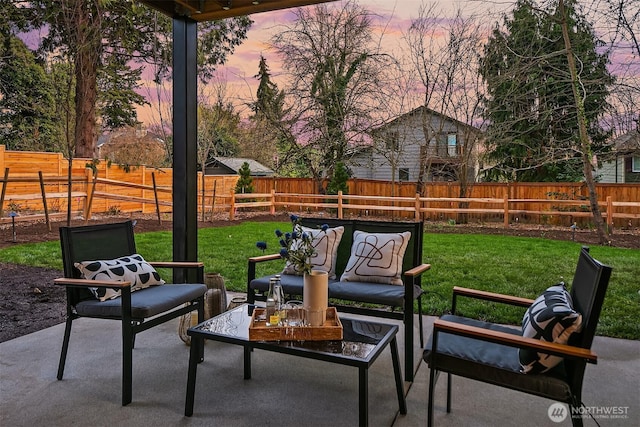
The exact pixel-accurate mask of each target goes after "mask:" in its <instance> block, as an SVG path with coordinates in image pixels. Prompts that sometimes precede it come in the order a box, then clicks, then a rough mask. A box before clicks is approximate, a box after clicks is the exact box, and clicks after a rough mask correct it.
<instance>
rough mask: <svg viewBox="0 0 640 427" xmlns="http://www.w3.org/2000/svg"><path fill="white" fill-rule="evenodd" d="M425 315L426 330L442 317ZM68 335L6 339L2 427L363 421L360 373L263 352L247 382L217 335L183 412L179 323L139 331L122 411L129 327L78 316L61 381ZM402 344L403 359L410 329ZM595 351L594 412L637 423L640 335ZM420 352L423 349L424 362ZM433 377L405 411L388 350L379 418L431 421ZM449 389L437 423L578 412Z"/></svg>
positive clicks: (590, 379)
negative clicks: (449, 404)
mask: <svg viewBox="0 0 640 427" xmlns="http://www.w3.org/2000/svg"><path fill="white" fill-rule="evenodd" d="M344 316H348V315H346V314H345V315H344ZM416 320H417V319H416ZM424 320H425V326H426V328H427V332H426V335H427V336H428V335H429V334H430V330H431V326H432V323H433V318H432V317H425V318H424ZM373 321H384V322H393V321H388V320H386V319H385V320H382V319H373ZM416 325H417V322H416ZM63 332H64V325H62V324H61V325H56V326H54V327H51V328H48V329H45V330H42V331H39V332H36V333H33V334H30V335H26V336H23V337H20V338H16V339H14V340H10V341H7V342H4V343H1V344H0V426H5V427H18V426H29V427H35V426H43V425H47V426H63V425H65V426H71V425H73V426H110V427H115V426H124V425H127V426H225V427H226V426H248V427H249V426H250V427H254V426H256V425H260V426H271V425H273V426H278V427H288V426H292V427H293V426H356V425H358V410H357V409H358V375H357V370H356V369H354V368H350V367H346V366H338V365H334V364H329V363H326V362H321V361H313V360H306V359H304V360H301V359H299V358H295V357H292V356H287V355H282V354H276V353H269V352H264V351H259V350H256V351H254V355H253V357H252V363H253V378H252V379H251V380H244V379H243V374H242V372H243V371H242V348H241V347H239V346H233V345H228V344H224V343H214V342H208V343H207V344H206V346H205V361H204V362H203V363H202V364H200V365H199V367H198V377H197V384H196V396H195V408H194V414H193V416H192V417H185V416H184V404H185V392H186V383H187V366H188V358H189V347H187V346H186V345H185V344H184V343H183V342H182V341H180V339H179V338H178V335H177V320H176V321H175V322H170V323H168V324H165V325H161V326H159V327H156V328H152V329H151V330H149V331H146V332H143V333H141V334H140V335H139V336H138V338H137V341H136V349H135V350H134V356H133V365H134V373H133V402H132V403H131V404H130V405H128V406H126V407H122V406H121V405H120V399H121V353H120V348H121V345H120V332H119V324H118V323H117V322H113V321H101V320H94V319H80V320H77V321H75V322H74V328H73V330H72V335H71V344H70V349H69V355H68V358H67V364H66V369H65V378H64V379H63V380H62V381H58V380H56V370H57V364H58V358H59V353H60V346H61V343H62V336H63ZM416 337H417V327H416ZM398 344H399V346H400V354H402V353H403V351H404V350H403V342H402V333H399V334H398ZM593 349H594V351H595V352H596V353H598V355H599V362H598V364H597V365H589V366H588V367H587V372H586V376H585V385H584V388H583V394H584V396H583V400H584V403H585V405H586V406H588V407H591V408H595V409H596V410H598V411H600V415H597V418H596V419H597V421H598V423H599V424H600V425H602V426H636V425H639V424H640V394H639V391H640V342H638V341H627V340H619V339H611V338H604V337H596V340H595V342H594V346H593ZM420 356H421V351H420V349H416V358H417V360H419V361H421V357H420ZM403 369H404V366H403ZM428 377H429V369H428V367H427V366H426V365H425V364H424V363H423V362H421V363H420V365H419V366H418V371H417V375H416V378H415V381H414V382H413V383H405V390H406V392H407V406H408V414H407V415H400V414H398V405H397V399H396V396H395V389H394V383H393V369H392V364H391V354H390V351H389V350H388V349H387V350H385V351H384V352H383V354H382V356H381V357H380V358H379V359H378V360H377V361H376V362H375V363H374V364H373V366H372V368H371V369H370V372H369V424H370V425H371V426H397V427H409V426H423V425H426V420H427V383H428ZM445 385H446V377H445V376H442V377H441V378H440V380H439V382H438V386H437V390H436V392H437V396H436V399H435V405H436V408H435V425H436V426H491V427H493V426H519V427H523V426H547V425H548V426H555V425H561V426H562V425H564V426H570V425H571V421H570V419H569V418H567V419H565V420H564V421H563V422H560V423H555V422H553V421H552V420H551V419H550V418H549V415H548V410H549V407H550V405H551V404H552V403H553V402H552V401H549V400H546V399H541V398H536V397H532V396H528V395H525V394H523V393H517V392H512V391H509V390H505V389H502V388H499V387H495V386H490V385H486V384H482V383H478V382H475V381H470V380H466V379H464V378H459V377H454V389H453V410H452V413H450V414H447V413H446V411H445V408H444V405H445V395H446V393H445ZM611 408H617V409H615V410H616V412H618V415H616V417H615V418H614V417H612V416H610V415H609V416H607V415H606V414H604V413H603V412H610V411H611V410H612V409H611ZM621 412H624V413H621ZM592 425H597V424H596V423H595V422H594V420H592V419H585V426H592Z"/></svg>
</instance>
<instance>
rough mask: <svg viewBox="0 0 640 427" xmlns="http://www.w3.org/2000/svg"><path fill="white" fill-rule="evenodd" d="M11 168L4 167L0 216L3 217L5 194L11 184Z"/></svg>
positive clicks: (0, 194)
mask: <svg viewBox="0 0 640 427" xmlns="http://www.w3.org/2000/svg"><path fill="white" fill-rule="evenodd" d="M8 180H9V168H4V179H3V181H2V191H1V192H0V218H2V209H3V207H4V195H5V194H6V193H7V185H9V182H8Z"/></svg>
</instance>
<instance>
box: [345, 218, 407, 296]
mask: <svg viewBox="0 0 640 427" xmlns="http://www.w3.org/2000/svg"><path fill="white" fill-rule="evenodd" d="M410 238H411V232H410V231H405V232H404V233H366V232H364V231H354V232H353V245H352V246H351V256H350V257H349V262H347V266H346V267H345V269H344V273H342V277H340V281H341V282H372V283H385V284H392V285H402V277H401V275H402V260H403V258H404V252H405V251H406V250H407V245H408V244H409V239H410Z"/></svg>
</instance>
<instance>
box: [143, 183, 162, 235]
mask: <svg viewBox="0 0 640 427" xmlns="http://www.w3.org/2000/svg"><path fill="white" fill-rule="evenodd" d="M151 182H152V183H153V196H154V198H155V199H156V214H158V225H162V218H161V217H160V203H158V187H157V186H156V173H155V172H151ZM143 209H144V205H143Z"/></svg>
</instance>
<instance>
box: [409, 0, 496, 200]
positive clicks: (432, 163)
mask: <svg viewBox="0 0 640 427" xmlns="http://www.w3.org/2000/svg"><path fill="white" fill-rule="evenodd" d="M485 32H486V28H484V27H483V25H482V24H481V22H480V20H479V19H477V18H476V17H475V16H470V17H464V15H463V12H462V11H461V10H460V9H459V10H458V11H457V12H456V14H455V16H454V17H453V18H451V19H449V18H446V17H445V15H444V14H443V12H442V11H441V10H439V9H438V7H437V5H435V4H431V5H429V6H427V5H426V4H423V5H422V6H421V7H420V9H419V12H418V17H417V18H416V19H414V20H413V21H412V23H411V26H410V28H409V30H408V31H407V33H406V35H405V40H406V43H407V46H408V50H409V54H410V58H411V61H412V65H413V70H415V75H417V76H418V77H419V81H418V84H419V85H420V87H421V90H422V91H423V94H424V98H423V100H422V105H423V106H424V107H426V109H428V110H429V111H427V110H425V112H426V113H427V114H423V120H422V132H423V135H424V141H425V145H424V146H423V148H422V150H421V153H420V177H419V180H418V191H420V192H422V190H423V183H424V182H425V181H426V180H428V179H429V176H430V175H434V174H435V175H438V174H440V175H448V176H449V177H450V178H449V179H452V180H456V181H459V183H460V197H466V196H467V194H468V192H469V191H470V186H471V185H472V183H473V182H475V180H476V174H477V164H478V159H477V157H478V146H479V144H478V140H479V132H478V130H477V129H476V128H474V126H479V125H481V124H482V114H481V102H482V100H483V98H484V96H485V89H484V84H483V82H482V80H481V77H480V75H479V73H478V69H479V58H478V52H480V51H481V46H482V37H483V34H484V33H485ZM434 115H436V116H437V115H440V119H434ZM443 116H444V117H450V118H452V119H454V120H455V121H457V122H458V124H459V126H457V130H456V132H455V133H456V136H455V137H456V141H455V151H454V150H453V149H452V148H451V146H450V145H451V143H452V141H448V140H447V138H449V137H448V136H447V133H449V132H451V129H447V128H445V126H446V125H445V123H446V121H445V120H443ZM451 138H453V137H451ZM434 169H438V170H434Z"/></svg>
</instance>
